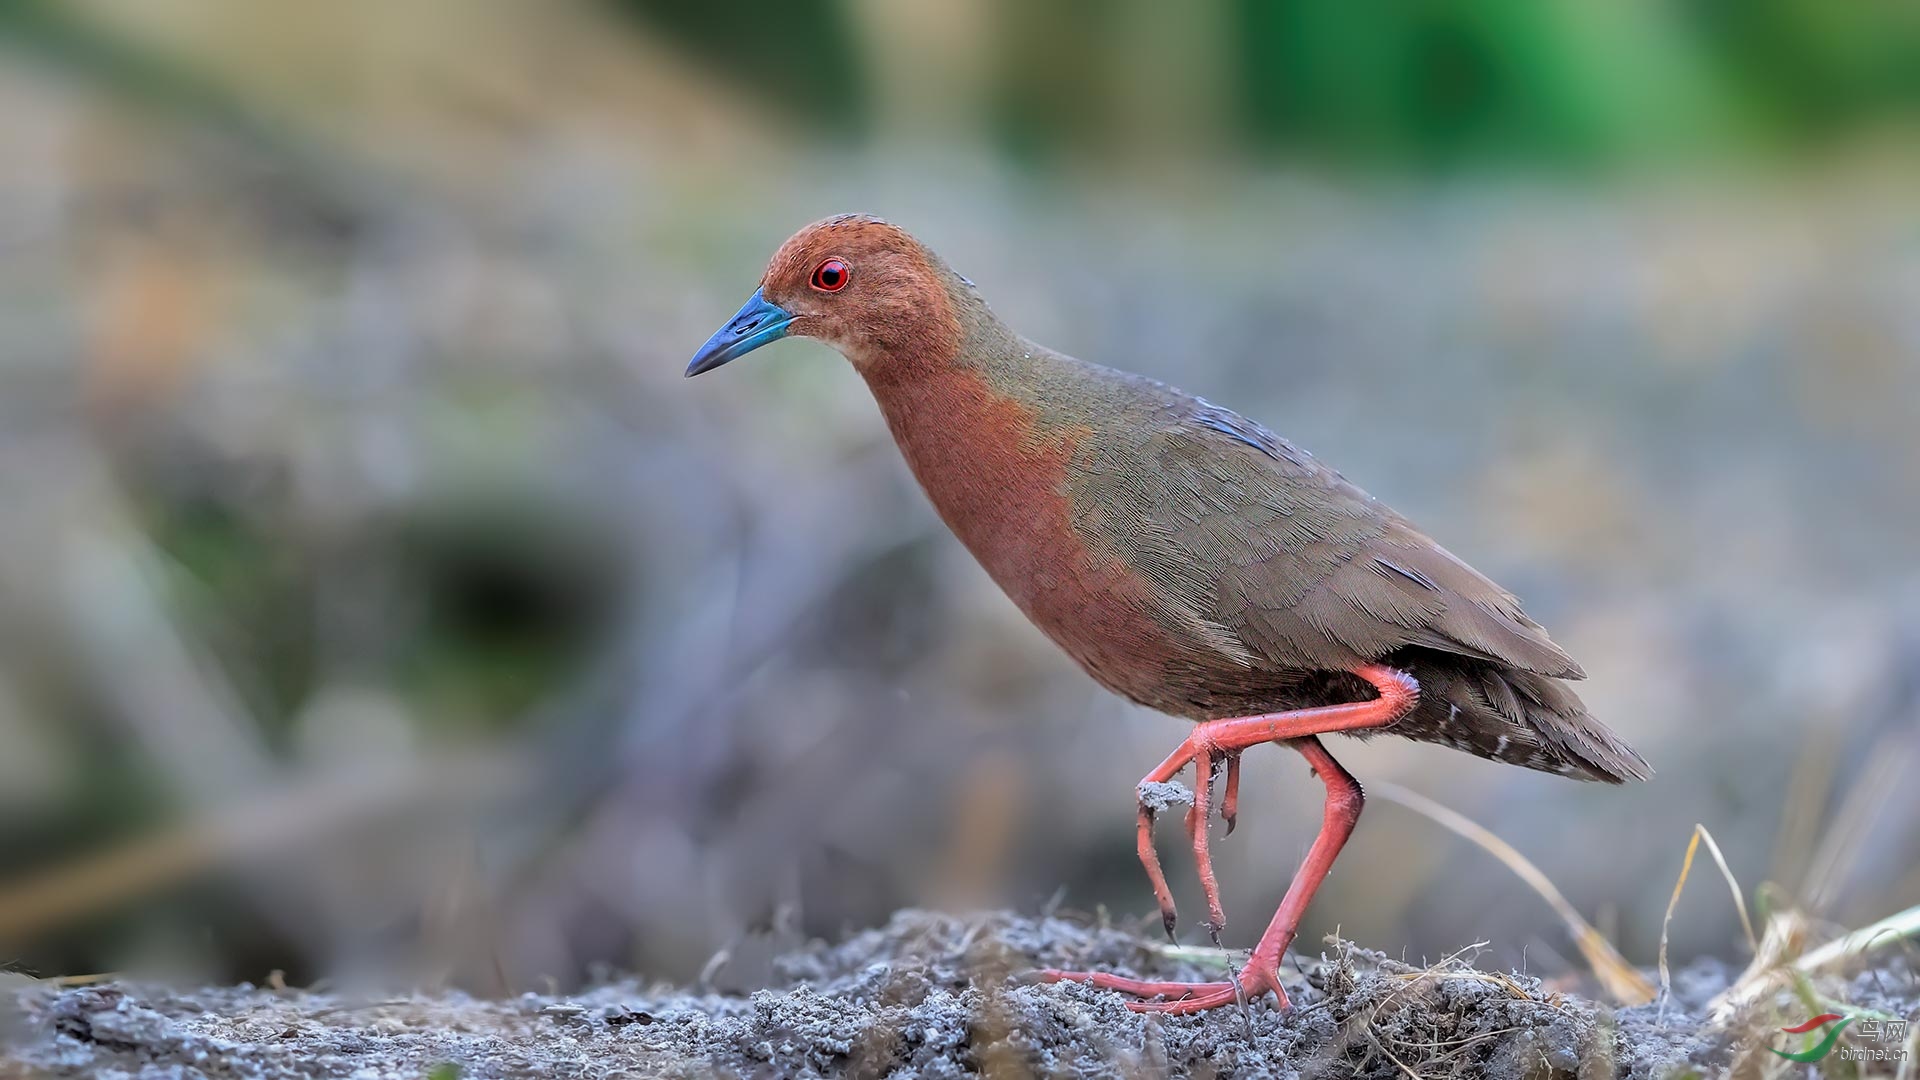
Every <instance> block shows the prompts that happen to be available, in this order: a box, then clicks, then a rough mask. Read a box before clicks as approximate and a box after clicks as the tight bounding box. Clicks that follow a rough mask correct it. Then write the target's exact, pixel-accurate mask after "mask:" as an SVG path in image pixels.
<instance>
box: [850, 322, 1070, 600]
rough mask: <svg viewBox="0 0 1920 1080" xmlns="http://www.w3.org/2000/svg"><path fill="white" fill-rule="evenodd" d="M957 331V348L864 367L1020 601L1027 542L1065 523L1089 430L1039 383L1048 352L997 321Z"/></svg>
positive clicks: (958, 516) (906, 439) (917, 461)
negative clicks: (1051, 403) (1059, 409)
mask: <svg viewBox="0 0 1920 1080" xmlns="http://www.w3.org/2000/svg"><path fill="white" fill-rule="evenodd" d="M957 340H958V341H959V342H960V348H959V349H958V350H956V351H955V352H954V353H953V354H952V355H949V356H918V357H892V358H889V359H890V360H892V361H894V362H893V363H891V364H876V365H872V366H870V367H868V368H867V369H865V370H863V374H864V375H865V376H866V379H867V384H868V386H869V387H870V388H871V389H872V390H873V396H874V399H875V400H876V401H878V402H879V405H880V411H881V413H882V414H884V415H885V417H886V420H887V426H888V428H889V429H891V431H892V432H893V437H894V441H895V442H897V443H898V444H899V446H900V451H901V453H902V454H903V455H904V456H905V457H906V460H907V464H908V466H909V467H910V468H912V470H913V474H914V477H915V478H916V479H918V480H919V481H920V486H921V487H922V488H924V489H925V490H926V492H927V497H928V498H929V499H930V500H931V501H932V502H933V505H934V508H935V509H936V510H938V511H939V513H940V516H941V518H942V519H944V520H945V521H946V523H947V525H948V527H950V528H951V529H952V530H953V531H954V533H955V534H956V535H957V536H959V538H960V540H961V541H962V542H963V543H965V544H966V545H967V547H968V548H969V549H971V550H972V551H973V553H974V555H975V556H976V557H977V558H979V560H980V561H981V563H982V564H984V565H985V566H986V568H987V570H988V571H989V572H990V573H991V574H992V575H993V576H994V577H995V578H996V579H998V580H999V581H1000V583H1001V585H1002V586H1003V587H1004V588H1006V589H1007V590H1008V591H1009V592H1010V593H1013V594H1014V595H1015V598H1016V600H1018V599H1019V598H1020V592H1021V591H1022V590H1023V589H1024V587H1025V586H1024V584H1023V581H1024V577H1025V575H1026V574H1027V572H1028V569H1029V568H1030V566H1031V565H1033V558H1034V556H1033V553H1032V552H1030V551H1028V550H1027V548H1028V547H1029V546H1030V545H1031V544H1032V543H1034V542H1035V537H1037V536H1042V535H1053V534H1055V533H1057V532H1058V531H1059V530H1060V529H1063V528H1065V523H1066V521H1067V518H1068V514H1067V509H1066V490H1065V485H1066V468H1067V464H1068V462H1069V461H1070V460H1071V459H1072V457H1073V455H1074V453H1075V451H1076V450H1077V449H1078V447H1079V445H1080V442H1081V440H1082V439H1083V438H1084V437H1085V435H1086V431H1085V429H1084V428H1078V427H1076V426H1074V425H1072V424H1063V423H1061V422H1059V418H1058V416H1057V414H1056V411H1055V410H1053V409H1050V408H1048V407H1047V404H1046V403H1045V402H1043V401H1042V400H1040V398H1041V395H1039V394H1038V393H1035V392H1033V378H1032V376H1033V372H1034V370H1035V368H1034V365H1035V364H1036V363H1037V364H1044V363H1046V362H1048V361H1049V360H1050V359H1051V354H1045V352H1044V350H1041V349H1040V348H1039V347H1038V346H1034V345H1032V344H1031V343H1028V342H1023V341H1022V340H1021V339H1020V338H1019V337H1017V336H1016V335H1014V334H1013V333H1012V332H1011V331H1008V330H1007V329H1006V328H1005V327H1004V326H1001V325H1000V324H999V323H998V322H997V321H995V322H992V323H988V324H985V325H982V326H976V327H969V328H968V329H967V331H966V332H964V333H961V334H960V335H958V337H957ZM1043 523H1044V524H1043Z"/></svg>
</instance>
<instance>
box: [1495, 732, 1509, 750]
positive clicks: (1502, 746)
mask: <svg viewBox="0 0 1920 1080" xmlns="http://www.w3.org/2000/svg"><path fill="white" fill-rule="evenodd" d="M1493 752H1494V753H1496V754H1504V753H1506V752H1507V737H1506V736H1505V735H1502V736H1500V741H1499V742H1496V743H1494V744H1493Z"/></svg>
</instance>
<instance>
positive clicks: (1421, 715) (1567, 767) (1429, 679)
mask: <svg viewBox="0 0 1920 1080" xmlns="http://www.w3.org/2000/svg"><path fill="white" fill-rule="evenodd" d="M1404 666H1405V667H1406V668H1407V670H1409V671H1410V672H1411V673H1412V675H1413V676H1414V678H1416V679H1418V680H1419V681H1420V706H1419V708H1418V709H1417V710H1415V712H1414V713H1413V715H1411V716H1409V717H1407V718H1406V719H1405V720H1402V721H1401V722H1400V723H1399V724H1397V725H1395V726H1394V728H1392V729H1390V730H1392V731H1394V732H1395V733H1397V734H1402V735H1406V736H1408V737H1410V738H1415V739H1424V740H1428V741H1432V742H1438V743H1443V744H1445V745H1448V746H1452V747H1454V748H1455V749H1459V750H1464V751H1466V752H1467V753H1470V754H1474V755H1477V756H1479V757H1484V758H1491V759H1493V760H1495V761H1501V762H1506V763H1508V764H1512V765H1523V766H1525V767H1527V768H1529V769H1538V770H1540V771H1541V772H1550V773H1558V774H1560V775H1562V776H1571V777H1574V778H1576V779H1581V780H1600V781H1604V782H1606V783H1610V784H1619V783H1625V782H1626V781H1628V780H1645V779H1646V778H1647V777H1648V776H1650V775H1652V773H1653V769H1652V767H1651V766H1649V765H1648V764H1647V761H1646V759H1645V758H1643V757H1641V756H1640V755H1639V754H1638V753H1637V752H1635V750H1634V749H1633V747H1631V746H1628V745H1627V744H1626V742H1625V740H1623V739H1621V738H1620V736H1618V735H1615V734H1614V733H1613V732H1612V731H1611V730H1609V729H1608V728H1607V726H1606V725H1605V724H1602V723H1601V722H1600V721H1598V720H1595V719H1594V718H1593V717H1592V715H1590V714H1589V713H1588V712H1587V709H1586V706H1585V705H1583V704H1581V702H1580V698H1579V696H1578V695H1576V694H1575V693H1574V692H1573V689H1572V688H1571V687H1570V686H1568V685H1567V684H1566V683H1564V682H1561V681H1560V680H1558V679H1554V678H1549V677H1548V676H1545V675H1538V674H1535V673H1533V672H1530V671H1519V670H1516V669H1514V668H1510V667H1506V666H1504V665H1498V664H1492V663H1487V662H1483V661H1478V660H1467V659H1461V658H1458V657H1451V656H1444V655H1436V654H1427V655H1425V656H1422V657H1420V658H1417V659H1412V660H1411V662H1409V663H1407V664H1405V665H1404Z"/></svg>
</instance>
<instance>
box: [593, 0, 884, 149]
mask: <svg viewBox="0 0 1920 1080" xmlns="http://www.w3.org/2000/svg"><path fill="white" fill-rule="evenodd" d="M602 2H604V3H606V4H608V5H609V6H611V7H612V8H614V9H615V10H616V11H619V12H621V13H622V14H624V15H627V16H629V17H631V18H632V19H633V20H634V21H635V22H636V23H637V24H638V25H639V26H641V27H642V28H644V29H645V30H647V31H650V32H652V33H656V34H659V35H660V36H661V37H663V38H664V39H665V40H667V41H668V42H671V43H673V44H676V45H678V46H680V47H681V48H683V49H685V50H686V51H687V53H688V54H689V55H690V56H691V57H692V58H693V59H695V60H696V61H698V62H699V63H700V64H701V66H702V67H705V68H707V69H709V70H712V71H717V72H722V73H724V74H725V75H726V77H727V78H730V79H733V80H736V81H737V82H739V83H740V84H741V85H742V86H744V87H746V88H748V90H749V91H751V92H752V93H754V94H755V95H757V96H758V97H759V98H760V99H761V100H762V101H764V102H765V103H766V105H767V106H768V107H769V108H770V109H772V110H773V111H774V112H775V113H776V114H777V115H785V116H792V117H795V118H797V119H799V120H802V121H806V122H811V123H812V124H814V125H816V126H817V127H820V128H825V129H829V130H831V129H839V130H842V131H854V130H858V129H859V128H860V126H861V124H862V122H863V121H864V120H866V119H867V115H868V109H867V105H868V102H869V98H870V95H871V93H872V91H871V89H870V88H869V87H868V86H867V85H865V82H864V80H863V79H862V78H861V74H862V71H863V70H864V69H863V68H862V67H861V65H860V63H859V59H860V58H859V46H858V43H857V42H856V40H855V36H854V28H853V25H852V23H851V21H850V20H849V19H848V17H847V5H846V4H845V3H842V2H840V0H790V2H784V3H754V4H687V3H681V2H679V0H602Z"/></svg>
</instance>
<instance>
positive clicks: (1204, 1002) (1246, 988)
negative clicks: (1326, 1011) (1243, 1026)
mask: <svg viewBox="0 0 1920 1080" xmlns="http://www.w3.org/2000/svg"><path fill="white" fill-rule="evenodd" d="M1038 977H1039V979H1040V981H1042V982H1050V983H1056V982H1079V983H1086V984H1087V985H1088V986H1097V987H1099V988H1100V989H1102V990H1116V991H1118V992H1120V993H1122V994H1130V995H1132V996H1134V997H1136V998H1142V999H1150V998H1157V999H1159V1000H1141V1001H1129V1002H1127V1003H1126V1004H1127V1008H1129V1009H1132V1010H1133V1011H1134V1012H1147V1013H1164V1014H1168V1015H1184V1014H1186V1013H1196V1012H1205V1011H1206V1010H1208V1009H1217V1008H1220V1007H1221V1006H1223V1005H1232V1004H1235V1003H1236V1002H1245V1001H1251V1000H1253V999H1254V998H1256V997H1259V996H1260V995H1261V994H1264V993H1267V992H1269V991H1271V992H1272V993H1273V995H1274V996H1275V997H1277V998H1279V999H1280V1007H1281V1008H1282V1009H1286V1008H1291V1007H1292V1002H1290V1001H1288V1000H1287V992H1286V990H1284V989H1282V988H1281V986H1280V972H1279V969H1278V967H1277V965H1273V964H1263V963H1261V962H1260V961H1259V959H1258V958H1256V959H1255V961H1254V962H1253V963H1250V964H1248V965H1247V967H1246V968H1245V969H1244V970H1242V971H1241V972H1240V976H1239V981H1238V982H1153V981H1150V980H1146V979H1129V978H1127V977H1125V976H1123V975H1110V974H1108V973H1106V972H1104V971H1057V970H1053V969H1051V968H1050V969H1048V970H1046V971H1042V972H1039V973H1038Z"/></svg>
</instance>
